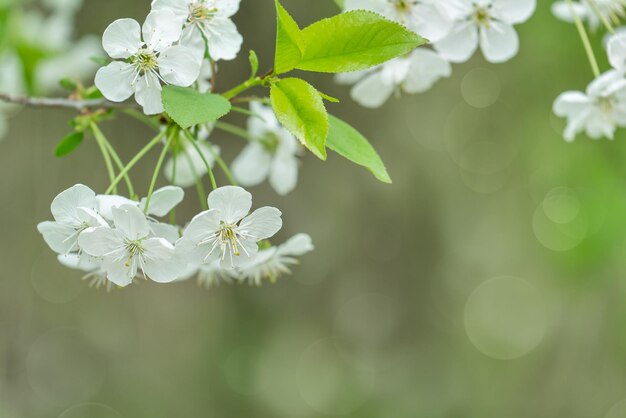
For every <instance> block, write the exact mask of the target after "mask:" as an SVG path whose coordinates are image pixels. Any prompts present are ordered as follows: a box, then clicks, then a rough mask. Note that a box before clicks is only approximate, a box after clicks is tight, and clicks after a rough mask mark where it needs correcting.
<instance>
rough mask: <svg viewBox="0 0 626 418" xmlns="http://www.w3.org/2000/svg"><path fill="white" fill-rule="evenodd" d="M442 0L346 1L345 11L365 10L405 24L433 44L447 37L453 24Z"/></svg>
mask: <svg viewBox="0 0 626 418" xmlns="http://www.w3.org/2000/svg"><path fill="white" fill-rule="evenodd" d="M447 7H448V6H447V4H446V3H445V2H443V1H441V0H346V2H345V10H346V11H348V10H357V9H365V10H372V11H374V12H377V13H379V14H381V15H383V16H385V17H387V18H388V19H391V20H394V21H396V22H398V23H401V24H403V25H404V26H406V27H407V28H409V29H411V30H412V31H414V32H416V33H419V34H420V35H422V36H424V37H425V38H427V39H429V40H430V41H431V42H435V41H438V40H440V39H442V38H443V37H444V36H446V35H447V33H448V32H449V30H450V28H451V27H452V22H451V20H450V19H449V18H448V10H447Z"/></svg>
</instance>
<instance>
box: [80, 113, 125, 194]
mask: <svg viewBox="0 0 626 418" xmlns="http://www.w3.org/2000/svg"><path fill="white" fill-rule="evenodd" d="M91 131H92V132H93V135H94V136H95V137H96V140H97V141H99V142H102V143H103V144H104V146H105V147H106V148H107V150H108V152H109V154H110V155H111V158H112V159H113V162H114V163H115V165H117V168H118V170H120V171H122V170H123V169H124V164H123V163H122V160H121V159H120V157H119V155H118V154H117V152H115V148H113V145H111V143H110V142H109V140H108V139H107V137H106V136H105V135H104V134H103V133H102V131H101V130H100V128H99V127H98V125H97V124H95V123H94V122H92V123H91ZM124 181H125V182H126V188H127V189H128V194H129V195H130V198H131V199H134V198H135V197H136V196H135V189H134V187H133V183H132V182H131V181H130V177H129V176H128V173H127V174H125V175H124Z"/></svg>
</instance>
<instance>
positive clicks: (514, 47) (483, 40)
mask: <svg viewBox="0 0 626 418" xmlns="http://www.w3.org/2000/svg"><path fill="white" fill-rule="evenodd" d="M480 49H481V50H482V51H483V55H484V56H485V59H486V60H487V61H489V62H492V63H500V62H505V61H508V60H510V59H511V58H513V57H514V56H515V55H516V54H517V51H518V50H519V38H518V37H517V32H515V29H514V28H513V26H511V25H509V24H506V23H501V22H495V21H492V22H491V25H490V26H489V27H488V28H481V29H480Z"/></svg>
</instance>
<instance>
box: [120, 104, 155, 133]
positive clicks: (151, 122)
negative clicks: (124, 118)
mask: <svg viewBox="0 0 626 418" xmlns="http://www.w3.org/2000/svg"><path fill="white" fill-rule="evenodd" d="M122 112H123V113H124V114H126V115H128V116H130V117H131V118H133V119H135V120H137V121H139V122H141V123H143V124H144V125H146V126H149V127H150V128H153V129H156V130H157V131H158V130H159V129H160V125H159V122H158V121H157V120H155V119H154V118H151V117H149V116H146V115H144V114H143V112H141V111H139V110H137V109H122Z"/></svg>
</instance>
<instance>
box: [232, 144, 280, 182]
mask: <svg viewBox="0 0 626 418" xmlns="http://www.w3.org/2000/svg"><path fill="white" fill-rule="evenodd" d="M271 163H272V156H271V154H270V153H268V152H267V150H266V149H265V148H264V147H263V145H261V144H260V143H258V142H250V143H249V144H248V145H246V146H245V148H244V149H243V150H242V151H241V153H240V154H239V155H238V156H237V157H236V158H235V160H234V161H233V163H232V165H231V169H232V172H233V176H234V177H235V179H236V180H237V181H238V182H239V183H240V184H241V185H242V186H246V187H247V186H256V185H258V184H261V183H262V182H263V181H264V180H265V179H266V178H267V176H268V174H269V171H270V166H271Z"/></svg>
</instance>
